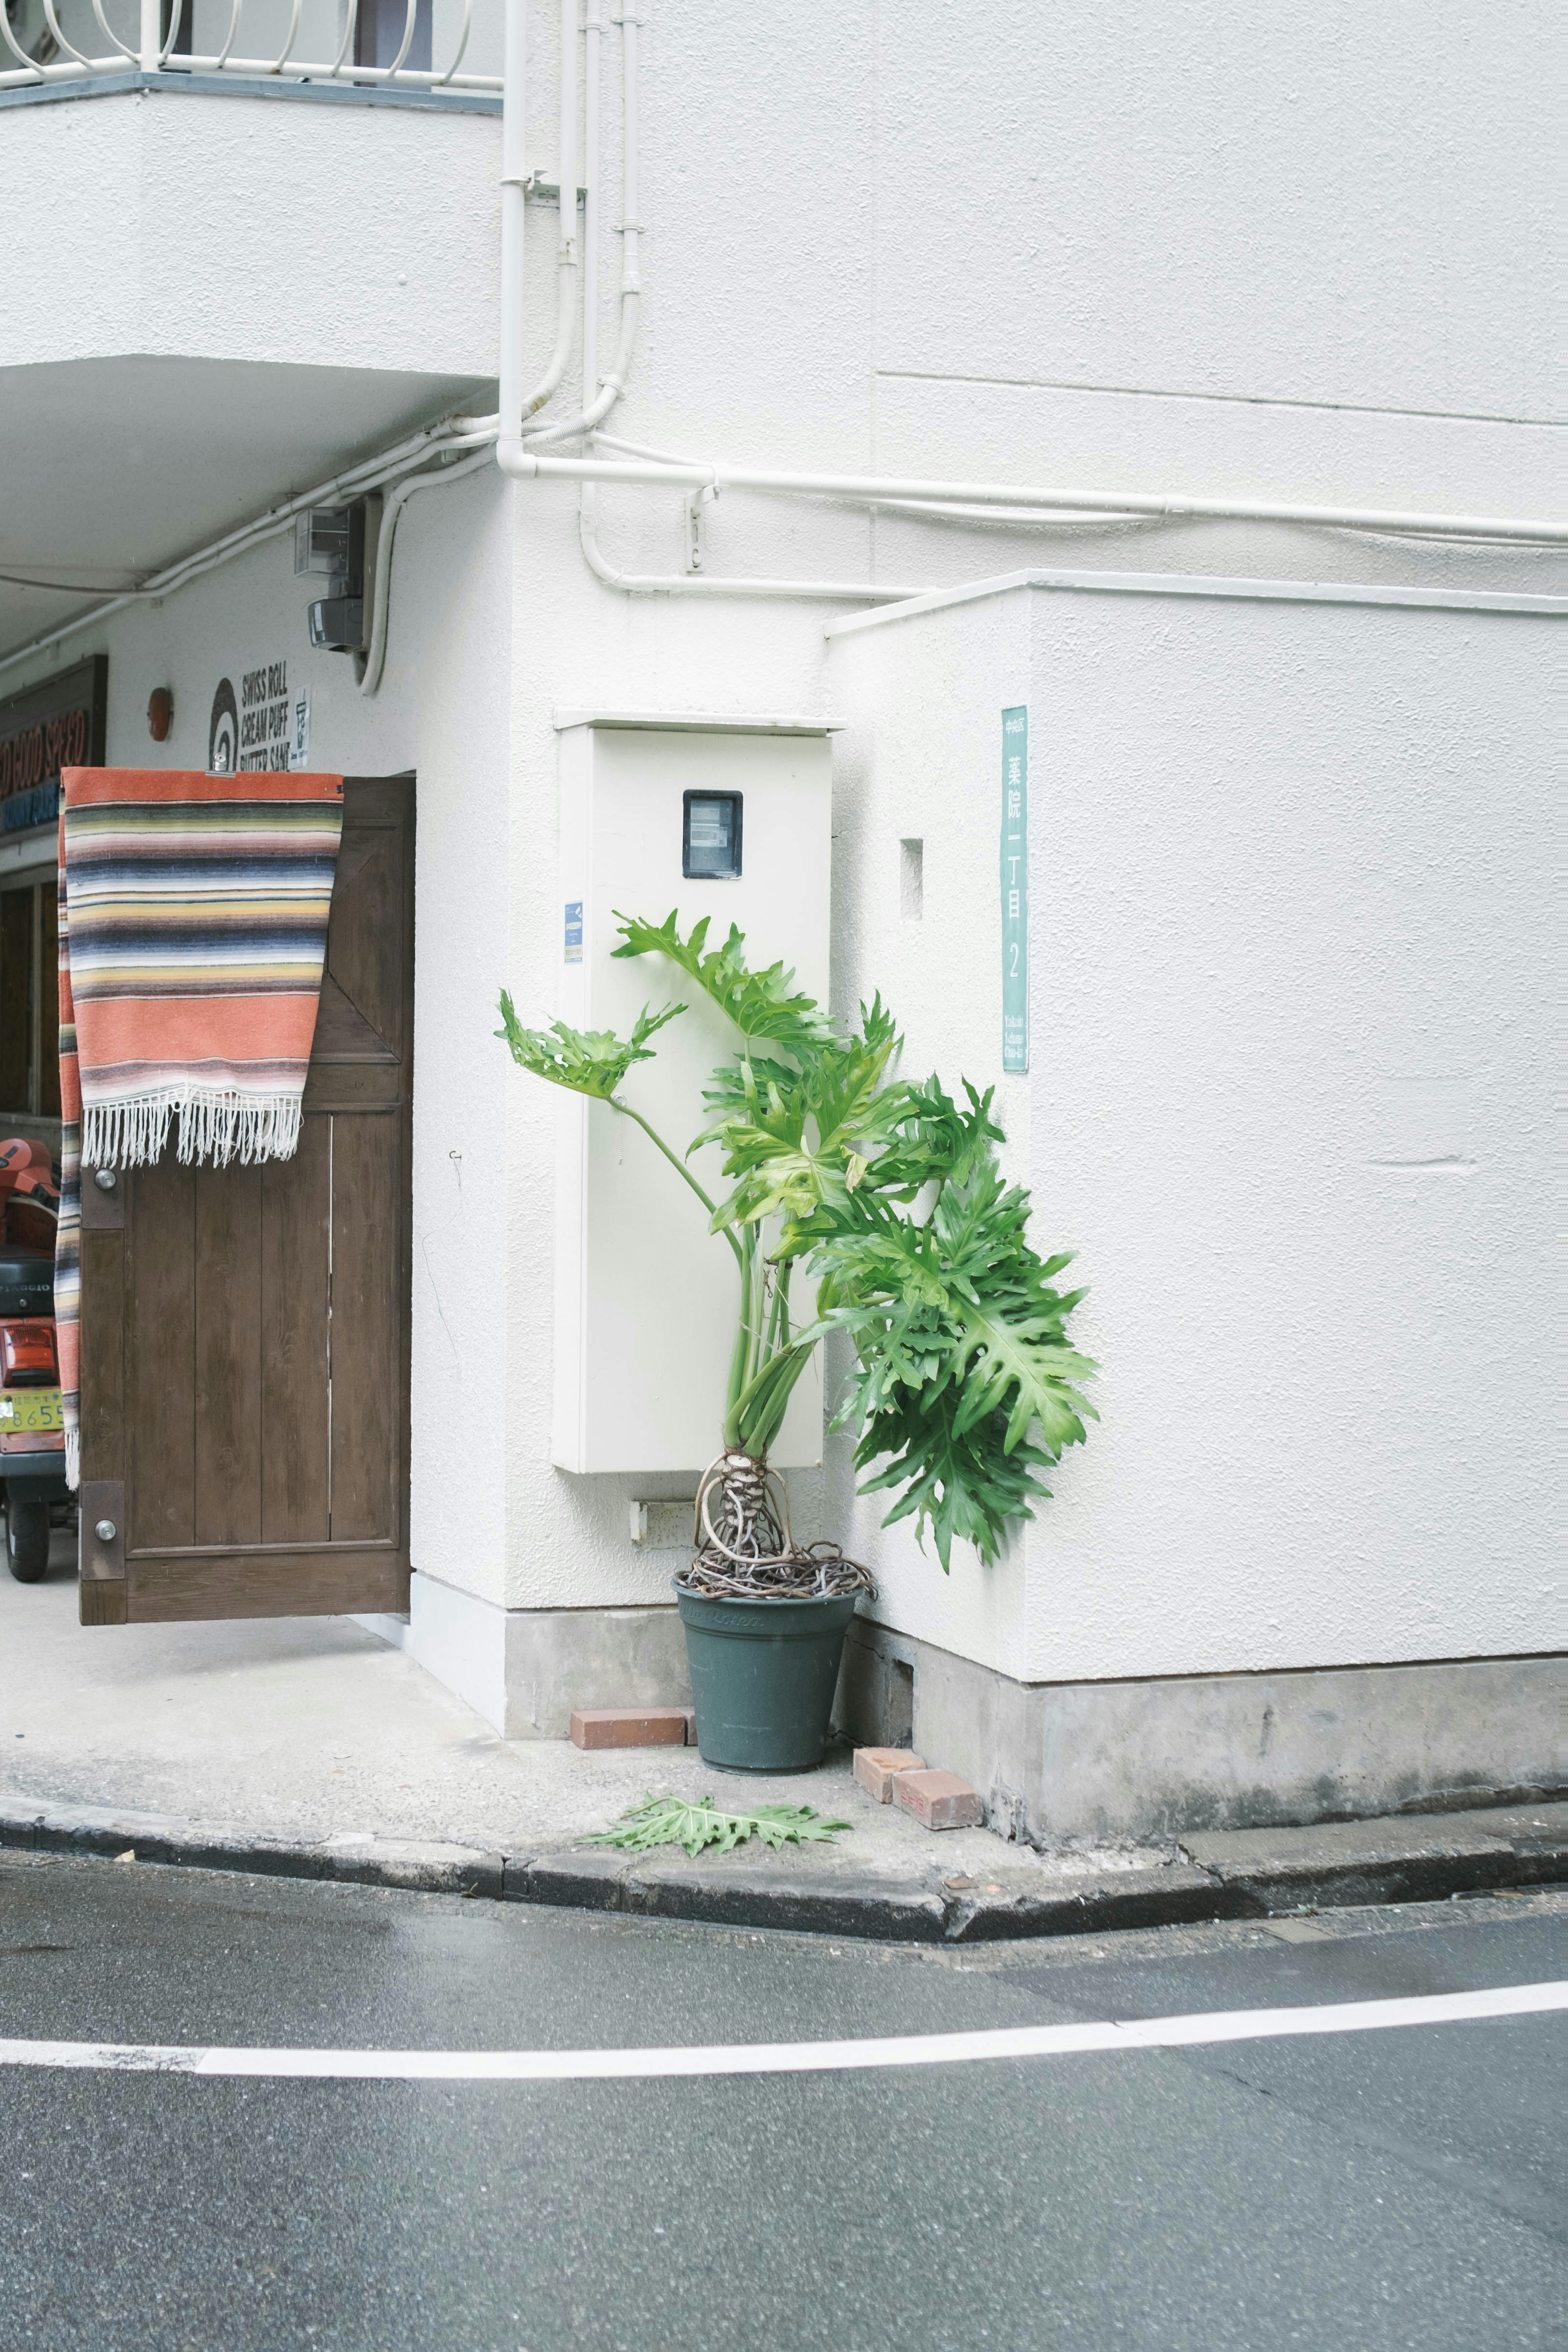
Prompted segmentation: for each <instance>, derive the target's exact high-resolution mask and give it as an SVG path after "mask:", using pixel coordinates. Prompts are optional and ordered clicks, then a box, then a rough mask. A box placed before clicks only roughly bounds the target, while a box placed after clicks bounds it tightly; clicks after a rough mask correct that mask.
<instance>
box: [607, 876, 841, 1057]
mask: <svg viewBox="0 0 1568 2352" xmlns="http://www.w3.org/2000/svg"><path fill="white" fill-rule="evenodd" d="M616 920H617V922H618V923H619V924H620V926H621V929H622V934H623V944H622V946H621V947H618V948H617V949H616V950H615V951H614V952H615V953H616V954H617V955H618V956H643V955H664V956H668V957H669V959H670V961H671V962H672V963H675V964H678V965H679V966H680V968H681V970H682V971H684V972H686V973H689V975H690V977H691V978H692V979H693V980H695V982H696V984H697V986H698V987H699V988H700V989H702V990H703V991H704V992H705V993H706V995H708V996H710V997H711V998H712V999H713V1002H714V1003H716V1005H717V1006H718V1009H719V1011H720V1012H721V1013H727V1015H728V1016H729V1018H730V1020H731V1021H733V1022H734V1024H735V1025H736V1027H737V1029H738V1030H739V1031H740V1032H741V1034H742V1035H743V1036H746V1037H768V1038H772V1039H774V1040H775V1041H776V1042H778V1043H780V1044H783V1045H793V1044H795V1043H796V1042H797V1040H804V1041H806V1042H808V1043H809V1042H810V1041H812V1040H814V1039H816V1038H819V1037H831V1035H832V1034H833V1024H832V1023H831V1021H830V1020H829V1019H828V1017H827V1015H826V1014H825V1013H823V1012H822V1011H821V1008H820V1006H819V1005H818V1003H817V1000H816V998H815V997H814V996H806V995H803V994H798V993H795V992H793V991H792V988H791V983H792V982H793V980H794V978H795V975H794V973H793V972H792V971H786V970H785V968H784V966H783V964H782V963H775V964H770V965H769V966H768V969H767V971H750V970H748V968H747V962H746V959H745V957H744V956H743V955H742V954H741V950H742V948H743V947H744V946H745V944H746V941H745V939H744V936H743V934H742V933H741V932H739V931H738V930H737V929H736V928H735V926H734V924H733V923H732V924H731V925H730V929H729V937H728V939H727V940H726V941H725V943H724V945H723V947H722V948H715V949H712V950H709V949H708V946H707V935H708V925H709V922H710V920H711V918H710V917H708V916H706V915H705V916H704V917H703V919H702V920H701V922H700V923H696V924H695V925H694V926H693V929H692V933H691V937H690V938H689V939H686V940H683V939H682V937H681V932H680V924H679V921H678V919H677V917H676V915H675V914H674V911H672V912H671V913H670V914H669V915H667V916H666V917H665V919H664V921H663V922H662V923H649V922H645V921H643V919H641V918H640V917H637V916H628V915H622V913H621V912H620V911H619V909H617V912H616Z"/></svg>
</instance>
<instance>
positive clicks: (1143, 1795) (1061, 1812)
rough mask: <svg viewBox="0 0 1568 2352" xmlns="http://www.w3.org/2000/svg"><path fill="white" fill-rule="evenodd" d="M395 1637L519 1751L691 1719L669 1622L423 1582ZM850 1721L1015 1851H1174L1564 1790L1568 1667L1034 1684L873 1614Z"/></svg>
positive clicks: (850, 1696)
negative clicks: (961, 1801) (638, 1712)
mask: <svg viewBox="0 0 1568 2352" xmlns="http://www.w3.org/2000/svg"><path fill="white" fill-rule="evenodd" d="M360 1622H362V1623H364V1624H365V1625H366V1626H367V1629H368V1630H370V1631H372V1632H375V1633H381V1634H382V1638H383V1639H392V1638H396V1637H397V1636H399V1635H401V1637H402V1647H403V1648H404V1649H405V1650H406V1651H407V1652H408V1653H409V1654H410V1655H411V1656H413V1657H414V1658H416V1659H417V1660H418V1661H419V1664H421V1665H422V1666H423V1667H425V1668H426V1669H427V1671H428V1672H429V1673H431V1674H433V1675H435V1677H436V1678H437V1680H438V1681H440V1682H443V1683H444V1684H445V1685H446V1686H447V1688H448V1689H449V1690H453V1691H455V1692H456V1693H457V1695H458V1696H459V1697H460V1698H465V1699H466V1700H467V1702H468V1704H469V1705H470V1706H473V1707H475V1708H476V1709H477V1710H478V1712H479V1714H481V1715H482V1716H483V1717H485V1719H486V1722H487V1723H491V1724H493V1725H494V1726H495V1727H496V1729H497V1731H499V1732H500V1733H501V1734H502V1735H503V1737H504V1738H507V1739H564V1738H566V1737H567V1734H568V1729H569V1726H570V1716H571V1710H572V1708H573V1707H574V1706H690V1704H691V1679H690V1676H689V1675H688V1673H687V1668H686V1646H685V1635H684V1634H683V1633H682V1630H681V1622H680V1618H679V1616H678V1615H677V1613H676V1612H675V1610H674V1608H673V1607H669V1608H650V1609H500V1608H497V1606H496V1604H495V1603H494V1602H493V1601H480V1600H478V1599H476V1597H475V1595H474V1594H473V1593H469V1592H460V1591H457V1590H456V1588H455V1586H453V1585H449V1584H441V1583H438V1582H437V1581H436V1580H435V1579H434V1577H429V1576H420V1575H417V1574H416V1575H415V1576H414V1578H413V1584H412V1587H411V1591H410V1602H409V1616H408V1620H407V1623H406V1626H405V1625H404V1624H403V1623H402V1621H393V1620H390V1619H386V1620H383V1619H376V1620H374V1621H371V1620H369V1619H362V1620H361V1621H360ZM834 1719H835V1721H836V1722H837V1724H838V1726H839V1727H840V1729H841V1730H842V1731H843V1732H844V1733H845V1734H846V1735H847V1736H848V1737H849V1738H852V1739H853V1740H854V1741H855V1742H856V1743H857V1745H860V1746H873V1747H907V1746H910V1745H913V1746H914V1747H915V1748H918V1749H919V1751H920V1753H921V1755H922V1756H924V1757H925V1760H926V1762H927V1763H928V1764H937V1765H942V1766H945V1767H946V1769H948V1770H950V1771H954V1772H957V1773H960V1774H962V1776H963V1778H964V1779H965V1780H967V1781H969V1782H970V1783H971V1784H972V1785H973V1786H974V1787H975V1788H977V1790H979V1791H980V1794H981V1796H982V1797H983V1798H984V1800H985V1802H986V1808H987V1816H988V1820H989V1822H990V1824H991V1826H992V1828H993V1829H997V1830H999V1831H1001V1832H1003V1834H1004V1835H1009V1834H1010V1835H1012V1836H1015V1837H1020V1838H1024V1839H1032V1840H1037V1841H1039V1840H1044V1839H1047V1838H1051V1837H1061V1836H1071V1837H1092V1838H1107V1837H1127V1838H1140V1839H1145V1838H1156V1839H1157V1838H1174V1837H1179V1836H1181V1835H1182V1834H1183V1833H1185V1832H1196V1831H1200V1830H1239V1829H1268V1828H1275V1827H1282V1826H1285V1825H1287V1824H1295V1825H1304V1824H1308V1823H1311V1822H1331V1821H1356V1820H1362V1819H1367V1818H1371V1817H1373V1816H1375V1815H1378V1814H1385V1813H1393V1812H1398V1811H1400V1810H1401V1809H1402V1808H1403V1809H1406V1810H1408V1811H1440V1810H1442V1809H1443V1808H1445V1807H1447V1806H1472V1805H1476V1804H1485V1803H1488V1802H1492V1801H1496V1802H1501V1801H1505V1800H1509V1799H1513V1800H1524V1799H1528V1798H1530V1797H1532V1796H1538V1795H1543V1794H1549V1793H1552V1792H1559V1793H1561V1792H1562V1791H1563V1790H1565V1789H1568V1740H1565V1738H1564V1726H1565V1725H1568V1660H1565V1659H1563V1658H1561V1657H1554V1658H1474V1659H1469V1660H1461V1661H1459V1662H1458V1663H1448V1664H1416V1665H1402V1666H1327V1667H1321V1668H1317V1669H1314V1670H1311V1671H1303V1672H1281V1673H1278V1674H1256V1675H1173V1676H1170V1677H1168V1678H1163V1679H1158V1680H1151V1681H1147V1682H1119V1683H1018V1682H1013V1681H1012V1680H1010V1679H1009V1676H1008V1675H999V1674H997V1673H995V1672H993V1670H992V1669H991V1668H990V1667H988V1666H980V1665H976V1664H974V1663H973V1661H972V1660H970V1659H968V1658H960V1657H956V1656H955V1655H954V1654H953V1653H952V1652H951V1651H948V1650H939V1649H936V1648H934V1647H933V1646H932V1645H931V1644H930V1643H925V1642H916V1641H915V1640H912V1639H911V1637H910V1636H909V1635H908V1634H906V1633H893V1632H891V1631H890V1630H889V1629H888V1628H887V1627H886V1626H883V1625H877V1624H873V1622H871V1621H870V1620H869V1619H868V1618H863V1617H857V1618H856V1619H855V1621H854V1622H853V1624H852V1626H851V1628H850V1636H849V1641H848V1643H846V1645H845V1650H844V1665H843V1672H842V1674H841V1676H840V1680H839V1691H838V1699H837V1703H836V1706H835V1717H834Z"/></svg>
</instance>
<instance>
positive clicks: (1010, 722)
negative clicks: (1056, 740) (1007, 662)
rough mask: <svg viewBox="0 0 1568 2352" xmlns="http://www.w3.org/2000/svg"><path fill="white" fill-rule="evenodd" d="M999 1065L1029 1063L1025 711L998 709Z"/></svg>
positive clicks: (1020, 1067)
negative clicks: (1000, 1049) (1000, 782)
mask: <svg viewBox="0 0 1568 2352" xmlns="http://www.w3.org/2000/svg"><path fill="white" fill-rule="evenodd" d="M1001 878H1002V1067H1003V1069H1004V1070H1027V1069H1028V1067H1029V712H1028V710H1027V709H1016V710H1004V711H1003V713H1002V877H1001Z"/></svg>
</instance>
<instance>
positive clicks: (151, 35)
mask: <svg viewBox="0 0 1568 2352" xmlns="http://www.w3.org/2000/svg"><path fill="white" fill-rule="evenodd" d="M162 47H163V26H162V9H161V7H160V5H159V0H141V70H142V72H143V73H156V72H157V70H158V63H159V55H160V52H161V51H162Z"/></svg>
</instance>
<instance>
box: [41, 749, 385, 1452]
mask: <svg viewBox="0 0 1568 2352" xmlns="http://www.w3.org/2000/svg"><path fill="white" fill-rule="evenodd" d="M62 782H63V786H64V800H63V805H62V807H61V811H60V852H59V866H60V877H59V940H60V1111H61V1123H62V1135H61V1154H60V1158H61V1168H60V1222H59V1234H58V1240H57V1247H56V1257H55V1319H56V1325H57V1340H58V1345H59V1351H60V1383H61V1387H62V1389H63V1391H64V1392H65V1423H66V1459H67V1474H68V1477H69V1480H70V1483H71V1484H72V1486H75V1485H76V1483H77V1480H78V1468H79V1454H78V1389H79V1378H78V1370H79V1330H78V1314H79V1303H80V1275H79V1268H80V1242H79V1234H80V1222H81V1168H82V1165H83V1163H84V1162H85V1164H86V1165H87V1166H88V1167H89V1169H90V1168H131V1167H144V1166H149V1165H151V1163H152V1161H153V1160H157V1159H158V1157H159V1155H160V1154H161V1153H162V1150H163V1148H164V1145H165V1143H166V1142H167V1140H168V1136H169V1129H170V1125H171V1123H172V1122H177V1125H178V1139H177V1146H176V1148H177V1150H178V1154H179V1157H180V1158H181V1159H182V1160H204V1161H210V1162H211V1163H213V1164H214V1165H215V1166H218V1167H222V1166H224V1165H225V1163H226V1162H227V1161H229V1160H235V1159H237V1160H242V1161H249V1160H287V1159H288V1158H290V1157H291V1156H292V1154H293V1153H294V1151H295V1150H296V1149H297V1148H298V1141H299V1114H300V1101H301V1097H302V1096H303V1094H304V1091H305V1076H306V1071H307V1068H308V1064H309V1060H310V1044H311V1039H312V1037H313V1036H314V1034H315V1029H316V1008H317V1004H318V1002H319V997H320V992H321V971H322V964H323V960H324V956H325V951H326V944H327V918H328V915H329V912H330V910H331V903H332V878H333V875H334V872H335V871H336V866H337V858H338V845H339V841H340V836H341V833H342V825H343V782H342V778H341V777H340V776H319V775H301V774H290V773H287V772H285V773H244V774H239V775H225V776H209V775H204V774H198V773H193V772H184V771H182V770H178V769H169V768H161V769H139V768H68V769H67V770H66V771H65V774H64V777H63V779H62Z"/></svg>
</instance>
